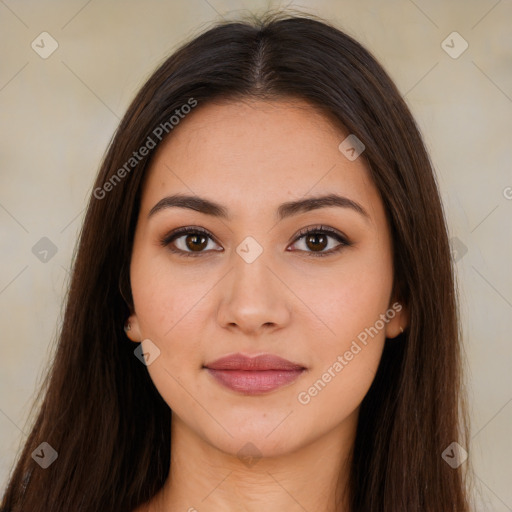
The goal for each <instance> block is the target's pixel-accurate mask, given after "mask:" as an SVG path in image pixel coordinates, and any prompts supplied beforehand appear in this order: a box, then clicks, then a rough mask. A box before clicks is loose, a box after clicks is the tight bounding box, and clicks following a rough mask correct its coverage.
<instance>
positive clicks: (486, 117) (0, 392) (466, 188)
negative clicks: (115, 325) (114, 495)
mask: <svg viewBox="0 0 512 512" xmlns="http://www.w3.org/2000/svg"><path fill="white" fill-rule="evenodd" d="M283 5H285V4H284V3H283V4H280V3H279V2H264V1H252V2H250V1H248V0H245V1H243V2H240V1H237V2H235V1H228V0H180V1H176V2H171V1H163V0H152V1H144V2H142V1H133V0H132V1H123V2H121V1H101V0H92V1H91V0H90V1H86V0H80V1H66V2H64V1H60V2H57V1H54V2H48V1H35V0H32V1H14V0H2V1H0V42H1V45H0V48H1V50H0V52H1V57H0V111H1V113H2V114H1V118H0V127H1V128H0V129H1V138H0V158H1V171H0V183H1V188H0V227H1V230H2V236H1V251H2V266H1V268H0V315H1V325H2V357H1V358H0V368H1V372H0V433H1V436H0V453H1V459H0V482H1V487H0V489H2V490H3V488H4V485H5V481H6V478H7V475H8V472H9V470H10V468H11V465H12V462H13V459H14V457H15V455H16V452H17V450H18V447H19V445H20V444H21V443H23V442H24V439H25V437H26V433H27V426H26V420H27V414H28V411H29V405H30V400H31V399H32V397H33V394H34V392H35V390H36V389H37V386H38V385H39V384H40V379H41V377H42V374H43V372H44V370H45V368H46V366H47V364H48V358H49V355H50V351H51V349H52V347H53V344H54V342H55V336H56V333H57V332H58V327H59V324H60V321H61V304H62V300H63V298H64V294H65V289H66V285H67V279H68V269H69V267H70V262H71V257H72V251H73V247H74V244H75V242H76V238H77V234H78V231H79V228H80V225H81V222H82V220H83V215H84V208H85V204H86V199H87V197H88V195H89V194H90V192H91V188H92V183H93V179H94V176H95V174H96V172H97V169H98V166H99V163H100V160H101V158H102V156H103V152H104V150H105V149H106V147H107V144H108V142H109V140H110V137H111V135H112V134H113V132H114V130H115V128H116V126H117V124H118V121H119V118H120V117H121V116H122V114H123V113H124V111H125V109H126V108H127V106H128V103H129V101H130V100H131V99H132V97H133V95H134V93H135V92H136V91H137V89H138V88H139V87H140V86H141V85H142V83H143V82H144V80H145V79H146V78H147V77H148V75H149V74H150V73H151V72H152V71H153V70H154V68H155V67H156V66H157V64H158V63H159V62H161V61H162V60H163V59H164V58H165V57H166V56H167V55H168V54H169V53H170V52H171V51H172V50H173V49H174V48H175V47H176V46H177V45H178V44H179V43H180V42H181V41H183V40H184V38H190V37H192V36H193V35H194V34H197V33H199V32H200V31H202V30H203V29H204V28H206V27H207V26H208V25H209V24H210V23H211V22H212V21H214V20H218V19H221V18H223V17H225V18H232V17H233V16H236V15H237V13H240V11H241V10H244V9H250V10H252V11H261V10H264V9H265V8H266V7H268V6H272V7H279V6H283ZM286 5H288V6H292V7H296V8H298V9H301V10H305V11H308V12H311V13H313V14H317V15H319V16H322V17H324V18H326V19H328V20H331V21H332V22H334V23H335V24H336V25H337V26H339V27H340V28H341V29H343V30H345V31H346V32H348V33H349V34H350V35H352V36H354V37H355V38H356V39H358V40H359V41H360V42H361V43H363V44H364V45H365V46H366V47H367V48H368V49H369V50H370V51H372V52H373V53H374V55H375V56H376V57H377V58H378V59H379V60H380V62H381V63H382V64H383V65H384V66H385V68H386V69H387V70H388V72H389V73H390V74H391V76H392V77H393V79H394V80H395V82H396V83H397V85H398V88H399V89H400V91H401V92H402V93H403V94H404V95H405V97H406V101H407V102H408V104H409V106H410V108H411V110H412V112H413V114H414V115H415V117H416V119H417V120H418V123H419V125H420V128H421V130H422V132H423V134H424V138H425V141H426V143H427V147H428V148H429V150H430V153H431V157H432V160H433V162H434V165H435V167H436V170H437V173H438V179H439V185H440V188H441V192H442V196H443V201H444V205H445V208H446V214H447V217H448V222H449V227H450V232H451V236H452V237H453V239H454V242H453V245H454V247H456V248H457V253H455V252H454V257H455V258H456V259H457V260H458V261H457V269H458V279H459V282H460V288H461V299H462V300H461V301H462V304H461V306H462V320H463V329H464V333H465V339H464V344H465V350H466V354H467V361H468V370H469V378H470V388H469V394H470V400H471V416H472V422H473V425H472V427H473V433H472V438H471V443H470V450H471V453H472V459H473V464H474V467H475V470H476V475H477V478H476V482H477V484H478V490H479V492H480V493H481V497H480V498H479V505H478V510H489V511H491V510H492V511H495V512H502V511H510V510H512V487H511V486H510V482H511V481H512V462H511V458H512V435H511V433H512V432H511V431H512V428H511V425H512V379H511V378H510V375H511V362H512V357H511V336H510V331H511V329H512V272H510V265H511V261H512V221H511V219H512V166H511V161H512V144H511V133H512V129H511V128H512V126H511V119H512V30H511V20H512V2H510V0H508V1H507V0H501V1H496V0H485V1H484V0H481V1H476V0H471V1H462V0H459V1H455V0H454V1H450V2H443V1H442V0H434V1H426V0H423V1H422V0H415V1H414V2H413V1H412V0H396V1H395V0H393V1H388V2H383V1H379V0H366V1H361V0H347V1H334V0H330V1H329V0H325V1H322V0H318V1H312V0H309V1H303V2H302V3H300V4H299V3H295V2H289V3H287V4H286ZM453 31H457V32H458V33H459V34H460V35H461V36H462V38H464V40H465V41H467V43H468V44H469V47H468V49H467V50H466V51H465V52H464V53H462V55H460V56H459V57H458V58H452V57H451V56H450V55H449V54H448V53H446V51H445V50H444V49H443V46H442V42H443V40H445V39H446V38H447V36H448V35H449V34H451V33H452V32H453ZM42 32H48V33H49V34H51V36H52V37H53V38H54V39H55V40H56V41H57V43H58V48H57V50H56V51H55V52H54V53H53V54H52V55H51V56H49V57H48V58H47V59H43V58H41V57H40V56H39V55H38V54H37V53H36V52H35V51H34V50H33V49H32V47H31V43H32V41H34V40H35V42H36V43H37V42H38V41H40V38H38V36H39V34H41V33H42ZM45 37H47V36H45ZM46 41H47V42H48V40H46ZM449 44H450V45H451V43H449ZM461 44H462V40H457V39H455V42H454V43H453V46H454V49H452V50H451V51H452V52H453V51H455V50H457V49H459V48H461V46H460V45H461ZM45 47H46V48H47V49H48V48H49V45H48V44H46V45H45ZM507 187H508V188H507ZM42 237H48V238H49V239H50V240H51V241H52V242H53V244H55V246H56V248H57V253H56V254H55V255H53V256H52V257H51V258H50V257H49V256H50V255H51V253H50V255H49V256H48V258H49V259H48V261H47V262H46V263H44V262H42V261H40V260H39V259H38V258H37V257H36V256H35V255H34V254H33V252H32V247H33V246H34V245H35V244H36V243H37V242H38V241H39V240H40V239H41V238H42ZM465 251H467V252H465ZM2 492H3V491H2Z"/></svg>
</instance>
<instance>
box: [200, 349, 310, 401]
mask: <svg viewBox="0 0 512 512" xmlns="http://www.w3.org/2000/svg"><path fill="white" fill-rule="evenodd" d="M203 368H205V369H206V370H208V373H209V374H210V375H211V376H212V377H213V378H214V379H215V380H217V382H219V383H220V384H222V385H223V386H225V387H227V388H229V389H231V390H233V391H237V392H239V393H242V394H245V395H258V394H262V393H268V392H270V391H273V390H274V389H277V388H280V387H282V386H284V385H286V384H290V383H291V382H293V381H294V380H296V379H297V378H298V377H299V376H300V375H301V374H302V373H303V372H304V371H305V370H306V368H305V367H304V366H302V365H300V364H297V363H293V362H291V361H288V360H287V359H283V358H281V357H278V356H275V355H272V354H262V355H259V356H256V357H249V356H245V355H243V354H233V355H229V356H225V357H221V358H220V359H217V360H216V361H214V362H212V363H207V364H205V365H204V367H203Z"/></svg>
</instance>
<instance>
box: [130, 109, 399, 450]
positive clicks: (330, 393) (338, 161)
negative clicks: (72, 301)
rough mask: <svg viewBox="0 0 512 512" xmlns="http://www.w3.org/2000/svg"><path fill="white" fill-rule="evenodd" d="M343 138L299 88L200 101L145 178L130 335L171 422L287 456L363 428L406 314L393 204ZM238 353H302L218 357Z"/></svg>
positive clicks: (222, 443)
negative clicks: (285, 94)
mask: <svg viewBox="0 0 512 512" xmlns="http://www.w3.org/2000/svg"><path fill="white" fill-rule="evenodd" d="M348 135H349V134H348V133H347V132H343V130H342V129H341V128H340V127H338V126H335V125H334V124H333V123H332V122H331V121H329V120H328V119H327V118H326V117H324V116H323V115H322V114H320V113H319V112H318V111H317V110H315V109H314V108H313V107H312V106H310V105H308V104H307V103H305V102H301V101H296V100H289V101H272V102H262V101H243V102H240V101H236V102H235V101H233V102H224V103H217V104H213V103H211V104H206V105H202V106H199V107H197V108H196V109H195V111H193V112H192V113H191V114H189V115H188V116H187V117H186V118H185V119H184V120H182V121H181V123H180V125H179V126H177V127H176V128H175V129H174V131H173V132H172V136H171V137H170V138H168V139H167V140H166V141H165V143H163V145H161V146H160V147H159V149H158V151H157V153H156V155H155V158H154V159H153V161H152V165H151V168H150V169H149V171H148V175H147V176H146V180H145V183H144V187H143V193H142V199H141V207H140V212H139V217H138V222H137V226H136V232H135V239H134V246H133V253H132V260H131V268H130V277H131V285H132V293H133V299H134V311H133V314H132V315H131V316H130V318H129V321H130V323H131V330H130V331H128V335H129V337H130V338H131V339H132V340H133V341H137V342H138V341H141V340H144V341H143V343H142V347H143V351H144V352H145V353H148V354H149V356H148V357H149V359H148V366H147V369H148V371H149V374H150V377H151V379H152V380H153V382H154V384H155V386H156V388H157V389H158V391H159V392H160V394H161V395H162V397H163V399H164V400H165V401H166V403H167V404H168V405H169V407H170V408H171V409H172V411H173V422H174V421H179V422H180V424H181V425H183V427H184V428H186V429H188V431H190V432H192V433H193V434H194V435H196V436H198V438H200V439H202V440H203V441H205V442H206V443H208V444H209V445H211V446H215V447H217V448H219V449H221V450H223V451H224V452H226V453H231V454H236V453H237V452H238V450H240V448H241V447H242V446H244V445H246V443H248V442H251V443H252V444H253V445H255V446H256V447H257V449H258V450H259V452H260V453H261V454H263V455H264V456H271V455H279V454H284V453H287V452H292V451H293V450H296V449H297V448H300V447H301V446H306V445H307V444H309V443H311V442H313V441H315V440H317V439H319V438H321V437H322V436H323V435H325V434H326V433H327V432H331V431H332V430H333V429H336V428H343V425H348V424H351V425H354V419H355V418H356V417H357V412H358V409H359V405H360V403H361V401H362V399H363V398H364V396H365V394H366V393H367V391H368V389H369V387H370V385H371V383H372V381H373V378H374V376H375V373H376V371H377V367H378V364H379V361H380V357H381V353H382V350H383V346H384V343H385V338H386V337H388V338H393V337H395V336H397V335H398V334H399V333H400V327H405V323H406V318H405V309H404V308H403V306H399V305H397V302H396V301H395V298H394V297H392V296H391V292H392V287H393V265H392V243H391V237H390V230H389V226H388V224H387V220H386V215H385V210H384V206H383V203H382V201H381V199H380V196H379V193H378V191H377V189H376V187H375V186H374V184H373V183H372V181H371V179H370V175H369V171H368V167H367V163H366V161H365V158H364V152H363V154H362V155H361V156H359V157H357V158H356V159H353V152H350V150H349V151H348V152H345V153H344V152H342V151H341V150H340V149H339V148H338V146H339V145H340V143H341V142H342V141H343V140H344V139H345V138H346V137H347V136H348ZM347 155H348V156H351V157H352V158H351V159H349V158H347ZM176 195H182V196H185V195H186V196H193V198H194V199H195V200H196V202H195V203H192V202H190V201H189V202H188V203H187V202H186V201H185V202H181V205H178V204H177V203H176V201H174V202H173V201H171V200H169V199H167V200H166V199H165V198H168V197H170V196H176ZM335 195H336V196H339V197H340V198H342V199H338V200H337V202H336V201H335V200H333V199H332V198H333V197H334V196H335ZM324 196H332V197H331V201H330V202H329V201H324V202H322V201H319V202H317V203H312V202H309V203H303V202H304V201H306V200H311V199H315V198H321V197H324ZM343 198H345V199H343ZM198 199H203V200H206V201H209V202H211V203H215V205H216V206H217V208H215V207H211V206H209V207H207V206H205V203H201V202H198V201H197V200H198ZM162 200H163V201H162ZM295 202H298V203H297V204H296V205H295V206H292V203H295ZM308 204H309V207H308ZM155 207H156V208H155ZM192 207H193V208H192ZM183 228H190V232H188V233H186V232H185V233H183V232H178V233H177V232H176V231H177V230H182V229H183ZM307 232H309V234H308V233H307ZM400 309H402V310H401V311H399V310H400ZM235 354H242V355H244V356H247V357H253V356H259V355H271V356H277V357H280V358H282V359H285V360H287V361H289V362H291V363H294V364H295V366H294V367H293V368H287V369H283V367H279V365H278V364H277V363H276V362H275V361H273V360H272V359H271V358H268V357H267V358H263V359H260V360H259V363H261V364H264V363H266V364H267V366H266V367H265V368H267V370H266V371H263V370H261V367H259V368H260V371H256V369H255V368H256V367H254V366H253V367H252V368H253V370H254V371H249V370H247V367H241V366H240V361H238V362H237V361H234V362H233V361H232V362H231V365H232V366H231V367H230V369H226V365H224V367H222V365H219V368H221V369H217V370H212V369H211V367H213V366H214V364H213V363H214V362H215V361H216V360H218V359H220V358H223V357H225V356H231V355H235ZM237 365H238V366H237ZM208 367H210V369H208ZM222 368H223V370H222ZM236 368H238V370H237V369H236ZM241 368H245V369H241ZM279 368H280V370H279ZM292 413H293V414H292ZM285 418H286V419H285Z"/></svg>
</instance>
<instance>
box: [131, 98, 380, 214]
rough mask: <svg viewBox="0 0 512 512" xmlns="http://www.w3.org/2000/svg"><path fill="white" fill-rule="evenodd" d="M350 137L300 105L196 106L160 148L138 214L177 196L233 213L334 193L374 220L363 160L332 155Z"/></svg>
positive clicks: (370, 185) (372, 192)
mask: <svg viewBox="0 0 512 512" xmlns="http://www.w3.org/2000/svg"><path fill="white" fill-rule="evenodd" d="M348 135H349V133H348V132H347V131H346V130H345V129H344V128H343V126H342V125H341V124H335V123H334V122H333V121H332V120H330V119H329V118H328V117H327V116H325V115H324V114H322V113H321V112H320V111H319V110H318V109H316V108H315V107H313V106H312V105H310V104H309V103H307V102H305V101H301V100H279V101H262V100H243V101H224V102H214V103H207V104H205V105H200V106H198V107H196V109H195V110H194V111H192V112H191V113H190V114H188V115H187V116H186V117H185V119H183V120H181V122H180V124H179V125H178V126H177V127H175V129H174V130H173V132H171V134H170V136H169V137H168V138H167V139H166V140H165V141H164V142H163V143H162V144H161V145H160V146H159V148H158V150H157V153H156V155H155V157H154V159H153V161H152V164H151V166H150V169H149V170H148V175H147V177H146V180H145V184H144V190H143V197H142V205H141V213H142V210H144V211H145V212H149V210H150V209H151V207H152V206H153V205H154V204H155V203H156V202H157V201H158V200H159V199H161V198H162V197H163V196H165V195H169V194H170V193H175V192H182V193H186V194H197V195H200V196H203V197H204V196H206V197H211V198H212V199H215V200H216V201H217V202H222V203H223V204H229V205H231V206H232V208H233V210H234V212H235V213H236V210H237V209H239V210H240V212H242V213H243V211H244V210H246V209H248V208H251V209H253V210H254V209H255V208H256V209H257V208H263V207H267V208H268V207H269V206H270V207H271V204H273V203H276V204H277V203H281V202H283V201H287V200H290V199H292V198H298V197H304V196H306V195H319V194H324V193H330V192H334V193H339V194H343V195H345V196H348V197H350V198H352V199H354V200H356V201H358V202H360V203H364V204H366V205H367V208H366V209H367V211H369V213H370V214H372V211H375V208H376V206H378V205H377V204H374V203H376V202H377V203H378V202H379V201H380V198H379V194H378V191H377V190H376V188H375V186H374V185H373V182H372V180H371V179H370V175H369V172H368V166H367V163H366V160H365V158H364V156H360V157H358V158H357V159H356V160H354V161H350V160H349V159H348V158H347V157H346V156H345V154H343V153H342V152H341V151H340V150H339V148H338V146H339V145H340V143H341V142H342V141H343V140H344V139H345V138H346V137H347V136H348ZM230 211H231V207H230Z"/></svg>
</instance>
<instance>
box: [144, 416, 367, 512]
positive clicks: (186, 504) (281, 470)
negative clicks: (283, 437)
mask: <svg viewBox="0 0 512 512" xmlns="http://www.w3.org/2000/svg"><path fill="white" fill-rule="evenodd" d="M357 415H358V411H357V410H356V411H355V412H354V413H353V414H352V416H350V417H348V418H347V419H346V420H345V421H344V422H343V423H342V424H341V425H339V426H338V427H337V428H336V429H333V430H332V431H330V432H327V433H325V434H324V435H323V436H322V437H321V438H318V439H316V440H314V441H312V442H310V443H308V444H305V445H303V446H300V447H298V448H297V449H295V450H294V451H293V452H291V453H284V454H276V453H278V450H277V449H275V450H274V452H275V453H274V454H273V455H272V456H261V458H259V455H258V452H257V449H256V448H253V450H256V452H255V453H252V455H253V456H252V458H251V456H250V455H249V454H250V452H251V448H250V447H249V445H246V446H247V447H246V449H245V452H247V454H248V456H243V455H242V454H241V455H240V456H237V452H236V450H235V451H234V452H233V453H226V452H224V451H221V450H219V449H218V448H216V447H214V446H213V445H212V444H211V443H210V442H208V440H206V439H204V438H201V437H200V435H198V434H197V433H196V432H194V431H192V430H190V429H189V428H188V427H187V426H186V425H185V424H184V423H183V422H182V421H181V420H180V419H179V418H178V417H177V416H176V415H173V419H172V428H171V467H170V473H169V478H168V479H167V481H166V483H165V485H164V487H163V488H162V489H161V490H160V492H159V493H158V495H157V496H156V497H155V500H154V503H155V507H154V509H155V510H154V512H170V511H174V510H182V511H187V512H210V511H212V512H213V511H218V510H223V511H225V512H235V511H240V510H244V512H260V511H261V510H264V511H265V512H277V511H279V512H282V511H283V510H286V511H288V512H296V511H297V512H304V511H305V510H307V511H308V512H349V508H348V499H349V496H348V492H347V491H346V489H348V479H349V469H350V462H351V449H352V446H353V443H354V438H355V431H356V426H357ZM241 445H242V446H243V445H244V443H241ZM238 453H240V452H238ZM242 453H243V451H242Z"/></svg>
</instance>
